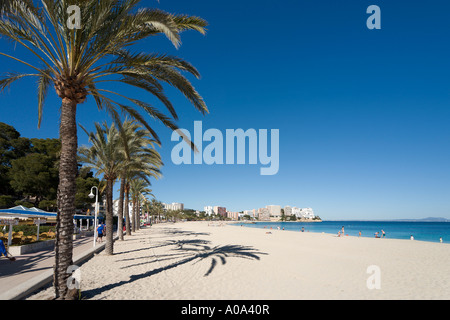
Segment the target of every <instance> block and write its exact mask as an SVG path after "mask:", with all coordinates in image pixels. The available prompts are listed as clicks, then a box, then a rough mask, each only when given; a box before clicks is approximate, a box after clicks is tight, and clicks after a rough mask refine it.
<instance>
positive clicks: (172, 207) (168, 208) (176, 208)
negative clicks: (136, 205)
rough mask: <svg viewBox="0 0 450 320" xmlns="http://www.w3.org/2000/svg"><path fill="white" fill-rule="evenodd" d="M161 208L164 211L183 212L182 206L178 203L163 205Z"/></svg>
mask: <svg viewBox="0 0 450 320" xmlns="http://www.w3.org/2000/svg"><path fill="white" fill-rule="evenodd" d="M162 205H163V208H164V210H166V211H183V210H184V204H183V203H178V202H172V203H163V204H162Z"/></svg>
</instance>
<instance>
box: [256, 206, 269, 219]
mask: <svg viewBox="0 0 450 320" xmlns="http://www.w3.org/2000/svg"><path fill="white" fill-rule="evenodd" d="M257 212H258V220H259V221H270V213H269V209H267V208H259V209H258V211H257Z"/></svg>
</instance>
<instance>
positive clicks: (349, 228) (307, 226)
mask: <svg viewBox="0 0 450 320" xmlns="http://www.w3.org/2000/svg"><path fill="white" fill-rule="evenodd" d="M241 224H242V223H239V222H238V223H236V224H235V225H237V226H240V225H241ZM242 225H243V226H244V227H249V228H264V227H266V228H269V229H270V228H271V227H272V228H273V229H277V227H280V229H283V228H284V229H285V230H291V231H301V230H302V227H304V230H305V232H319V233H321V232H324V233H331V234H336V235H337V233H338V231H339V230H341V228H342V226H344V231H345V234H348V235H349V236H358V233H359V231H361V236H362V237H371V238H374V237H375V232H377V231H378V232H379V233H380V236H381V230H384V232H385V233H386V238H391V239H408V240H409V239H410V236H411V235H413V236H414V240H420V241H430V242H439V238H440V237H442V240H443V242H444V243H450V222H404V221H322V222H309V223H308V222H306V223H305V222H256V223H254V224H250V223H248V224H242Z"/></svg>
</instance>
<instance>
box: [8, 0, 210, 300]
mask: <svg viewBox="0 0 450 320" xmlns="http://www.w3.org/2000/svg"><path fill="white" fill-rule="evenodd" d="M139 2H140V1H139V0H126V1H125V0H108V1H98V0H84V1H77V0H40V2H39V3H40V5H38V4H37V3H38V1H33V0H7V1H0V36H3V37H5V38H6V39H9V40H11V41H13V42H14V43H16V44H19V45H21V46H23V47H24V48H25V49H27V50H28V51H29V52H31V53H32V55H31V57H33V59H34V61H31V60H30V61H25V60H22V59H21V58H18V57H16V56H15V53H5V52H0V55H2V56H5V57H8V58H10V59H12V60H14V61H15V62H19V63H21V64H23V65H25V66H27V67H29V68H30V69H32V70H33V72H32V73H9V74H7V75H6V76H5V77H4V78H3V79H1V80H0V92H1V91H3V90H4V89H5V88H7V87H9V86H10V85H11V83H13V82H14V81H16V80H19V79H21V78H24V77H28V76H31V77H36V78H37V88H38V103H37V105H38V126H40V124H41V119H42V113H43V105H44V100H45V97H46V95H47V93H48V89H49V88H50V87H51V86H53V87H54V88H55V91H56V93H57V95H58V96H59V97H60V98H61V108H60V127H59V135H60V140H61V156H60V168H59V187H58V196H57V207H58V216H57V228H56V230H57V238H56V245H55V273H54V288H55V295H56V298H58V299H66V298H71V297H70V294H69V292H68V288H67V278H68V277H69V276H70V275H69V274H67V273H66V272H67V271H66V270H67V268H68V267H69V266H70V265H71V264H72V249H73V243H72V234H73V225H72V219H73V215H74V214H75V205H74V203H75V189H76V185H75V177H76V173H77V157H76V156H77V147H78V139H77V125H76V113H77V106H78V104H80V103H83V102H85V101H86V98H87V96H88V95H92V96H93V98H94V100H95V102H96V105H97V107H98V108H99V109H101V110H106V111H107V112H108V114H109V115H110V116H111V117H112V118H113V119H114V121H115V122H116V125H117V126H118V127H119V129H120V116H119V111H122V112H124V113H125V114H128V115H130V116H131V117H132V118H133V119H136V120H138V121H139V122H141V123H142V124H143V125H144V126H145V127H146V128H147V129H148V130H149V131H150V132H151V133H152V135H153V136H154V138H155V139H156V140H157V141H159V139H158V136H157V135H156V133H155V132H154V131H153V130H152V128H151V127H150V125H149V124H148V123H147V122H146V120H145V115H147V114H149V115H151V116H153V117H154V118H156V119H158V120H159V121H161V122H162V123H163V124H164V125H166V126H167V127H169V128H171V129H177V126H176V125H175V124H174V122H173V121H172V118H173V119H175V120H176V119H177V118H178V117H177V113H176V112H175V108H174V107H173V105H172V104H171V102H170V101H169V99H168V98H167V96H166V95H165V92H164V88H163V85H162V83H166V84H168V85H170V86H172V87H174V88H176V89H177V90H179V91H180V92H181V93H183V95H184V96H185V97H186V98H187V99H188V100H189V101H190V102H191V103H192V104H193V105H194V107H195V108H197V109H198V110H199V111H200V112H202V113H203V114H204V113H206V112H207V111H208V110H207V107H206V105H205V103H204V101H203V99H202V97H201V96H200V95H199V94H198V92H197V91H196V90H195V88H194V87H193V86H192V84H191V83H190V81H189V80H188V79H187V78H186V77H185V76H184V75H183V74H182V73H181V72H188V73H190V74H192V75H194V76H195V77H197V78H198V77H199V73H198V71H197V70H196V69H195V68H194V67H193V66H192V65H191V64H190V63H188V62H186V61H184V60H182V59H180V58H178V57H174V56H169V55H164V54H156V53H151V54H144V53H133V52H132V51H130V47H131V46H132V45H134V44H136V43H138V42H139V41H142V40H143V39H146V38H149V37H152V36H155V35H158V34H164V35H165V36H166V37H167V38H168V39H169V40H170V41H171V42H172V43H173V45H174V46H175V47H178V46H179V45H180V43H181V42H180V34H181V32H183V31H185V30H196V31H198V32H200V33H205V27H206V25H207V23H206V21H205V20H203V19H201V18H198V17H193V16H187V15H174V14H169V13H166V12H163V11H161V10H157V9H148V8H141V9H137V5H138V4H139ZM72 5H75V6H77V8H79V9H80V10H79V12H80V22H81V27H80V28H79V29H77V28H73V27H71V26H70V25H69V24H68V23H67V21H68V18H69V13H68V8H69V7H70V6H72ZM69 12H70V10H69ZM3 49H4V48H3V47H2V51H3ZM11 49H13V47H11ZM110 82H113V83H114V82H118V83H120V84H121V85H130V86H133V87H136V88H139V89H142V90H144V91H146V92H148V93H150V94H151V95H152V96H154V97H156V98H157V99H158V100H159V101H160V102H161V103H162V104H163V105H164V106H165V107H166V108H167V109H168V110H169V113H170V116H167V115H165V114H164V113H162V112H161V111H160V110H158V109H157V108H155V107H153V106H151V105H150V104H148V103H146V102H144V101H140V100H137V99H135V98H131V97H128V96H126V95H124V94H121V93H119V92H116V91H114V90H110V89H107V88H101V87H99V85H104V84H106V83H110ZM124 101H125V102H124ZM191 146H192V144H191Z"/></svg>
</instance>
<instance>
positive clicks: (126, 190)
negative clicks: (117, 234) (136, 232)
mask: <svg viewBox="0 0 450 320" xmlns="http://www.w3.org/2000/svg"><path fill="white" fill-rule="evenodd" d="M129 191H130V186H129V184H128V182H125V203H124V207H125V208H124V209H125V226H126V230H127V236H131V226H130V210H129V208H130V204H129V202H130V196H129Z"/></svg>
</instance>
